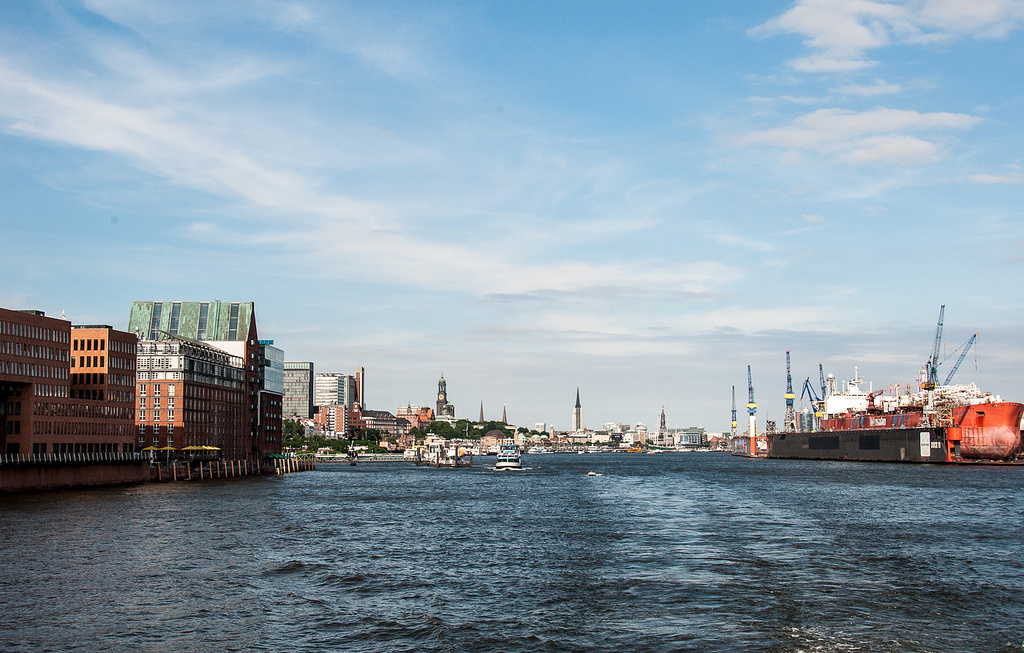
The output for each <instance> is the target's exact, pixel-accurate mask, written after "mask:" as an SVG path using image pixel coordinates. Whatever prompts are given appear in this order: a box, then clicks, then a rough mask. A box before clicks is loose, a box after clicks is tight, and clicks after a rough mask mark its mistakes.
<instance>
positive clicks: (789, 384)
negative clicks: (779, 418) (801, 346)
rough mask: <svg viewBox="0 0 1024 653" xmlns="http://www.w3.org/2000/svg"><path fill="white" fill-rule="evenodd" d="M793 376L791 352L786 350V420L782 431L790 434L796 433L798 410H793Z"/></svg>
mask: <svg viewBox="0 0 1024 653" xmlns="http://www.w3.org/2000/svg"><path fill="white" fill-rule="evenodd" d="M794 399H796V395H794V394H793V374H792V373H791V372H790V370H789V350H788V349H787V350H786V420H785V421H784V422H783V423H782V430H783V431H787V432H789V433H795V432H796V410H795V409H794V408H793V400H794Z"/></svg>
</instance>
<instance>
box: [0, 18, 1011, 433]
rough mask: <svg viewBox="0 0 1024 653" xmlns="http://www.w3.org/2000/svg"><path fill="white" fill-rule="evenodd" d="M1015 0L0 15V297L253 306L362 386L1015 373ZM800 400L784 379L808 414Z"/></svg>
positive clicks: (539, 386)
mask: <svg viewBox="0 0 1024 653" xmlns="http://www.w3.org/2000/svg"><path fill="white" fill-rule="evenodd" d="M1022 32H1024V1H1021V0H972V2H962V1H958V0H908V1H905V2H898V1H889V2H881V1H874V0H798V1H797V2H757V3H752V2H740V1H732V0H715V1H710V0H692V1H688V2H678V1H671V2H606V1H600V0H595V1H588V2H558V1H554V0H544V1H542V2H529V1H519V2H496V1H495V2H480V1H473V2H442V1H437V2H425V3H423V2H415V1H412V0H406V1H403V2H394V3H391V2H386V1H385V2H381V1H374V2H301V1H299V2H274V1H271V0H246V1H245V2H235V1H232V0H223V1H221V2H216V3H210V2H191V1H189V0H177V1H175V2H166V3H161V2H149V1H147V2H143V1H141V0H87V1H83V2H60V1H56V0H48V1H36V0H32V1H24V2H20V1H17V0H11V1H9V2H4V3H3V8H2V9H0V198H2V201H0V228H2V230H3V234H4V237H3V238H2V239H0V266H2V268H0V269H2V275H3V283H2V284H0V306H3V307H5V308H15V309H21V308H32V309H37V310H43V311H45V312H46V313H47V315H50V316H59V315H61V313H62V312H63V313H65V314H66V315H67V317H68V319H69V320H71V321H72V322H73V323H76V324H95V323H101V324H110V325H112V326H114V327H115V328H121V329H124V328H126V325H127V322H128V317H129V312H130V307H131V302H132V300H164V301H168V300H183V301H200V300H209V299H221V300H225V301H254V302H255V303H256V317H257V324H258V327H259V333H260V336H261V338H266V339H272V340H274V341H275V344H276V345H277V346H279V347H281V348H282V349H283V350H284V352H285V357H286V359H287V360H303V361H313V362H314V365H315V366H316V370H317V371H321V372H345V373H354V371H355V368H356V367H357V366H363V367H365V369H366V404H367V406H368V407H370V408H374V409H384V410H392V411H393V410H395V409H396V408H398V407H399V406H404V405H406V404H409V403H412V404H420V405H428V406H433V402H434V400H435V399H436V396H435V393H436V388H437V381H438V377H439V376H440V375H441V373H442V372H443V373H444V376H445V379H446V381H447V387H448V394H449V399H450V400H451V401H452V402H453V403H454V404H455V405H456V408H457V413H458V415H459V416H460V417H469V418H471V419H476V418H477V417H478V415H479V411H480V405H481V403H482V404H483V407H484V412H485V417H486V418H487V419H498V418H500V416H501V410H502V406H503V405H504V406H505V407H506V409H507V413H508V418H509V421H510V422H513V423H516V424H519V425H526V426H531V427H532V426H533V425H534V424H535V423H537V422H544V423H546V424H548V425H554V426H555V427H556V428H559V429H566V428H568V427H569V422H570V418H571V415H572V408H573V405H574V403H575V398H576V388H577V386H579V391H580V398H581V403H582V405H583V417H584V422H585V424H586V425H587V426H588V427H590V428H599V427H600V426H601V424H603V423H605V422H613V421H614V422H621V423H629V424H635V423H637V422H644V423H646V424H648V425H649V426H656V425H657V423H658V416H659V414H660V412H661V409H662V406H664V409H665V413H666V416H667V422H668V425H669V426H679V427H685V426H694V425H697V426H704V427H706V428H707V429H709V430H710V431H712V432H719V431H727V430H728V429H729V421H730V409H731V402H732V387H733V386H735V387H736V396H737V404H738V405H739V408H740V422H741V424H742V423H743V422H744V405H745V404H746V400H747V384H746V381H747V378H746V375H747V365H750V366H751V373H752V378H753V385H754V391H755V399H756V401H757V403H758V404H759V410H758V417H759V420H760V421H761V423H762V424H763V421H764V419H766V418H768V419H775V420H777V421H780V422H781V420H782V417H783V415H784V412H785V403H784V399H783V395H784V393H785V385H786V363H785V357H786V351H787V350H791V352H792V353H791V356H792V369H793V372H792V373H793V384H794V388H795V389H796V392H797V395H798V396H799V394H800V387H801V386H802V385H803V381H804V379H805V378H807V377H812V378H814V379H816V378H817V376H818V365H819V363H820V364H822V365H823V368H824V370H825V372H826V373H833V374H835V375H836V376H837V377H838V378H840V379H844V378H849V377H850V376H852V375H853V373H854V368H855V367H856V368H857V369H858V372H859V374H860V375H861V376H862V377H864V378H865V380H866V381H870V382H871V383H872V386H873V388H875V389H878V388H887V387H889V386H890V385H892V384H896V383H902V384H906V383H909V382H912V381H914V380H915V379H916V377H917V374H918V372H919V370H920V368H921V366H922V365H923V364H924V362H925V361H926V360H927V358H928V357H929V355H930V353H931V349H932V343H933V340H934V338H935V332H936V326H937V325H936V321H937V318H938V314H939V307H940V306H942V305H945V307H946V309H945V327H944V335H943V342H944V344H943V345H942V352H943V357H944V358H945V357H948V356H952V357H951V358H949V359H948V360H946V362H945V363H944V364H943V366H942V367H941V368H940V377H942V378H944V376H945V374H946V373H947V372H948V370H949V369H951V368H952V365H953V364H954V362H955V356H956V355H957V351H956V350H957V348H958V347H959V346H960V345H961V344H963V343H964V342H966V341H967V340H968V339H969V338H970V337H971V335H972V334H974V333H975V332H978V333H979V334H980V335H979V336H978V344H977V347H976V348H975V349H973V350H972V351H971V352H970V353H969V354H968V356H967V358H966V360H965V361H964V363H963V364H962V366H961V367H960V369H959V371H958V373H957V375H956V380H957V381H959V382H963V383H969V382H975V383H978V385H979V386H981V387H982V388H984V389H987V390H990V391H992V392H995V393H997V394H1000V395H1002V396H1003V398H1005V399H1012V400H1016V401H1021V400H1024V375H1022V372H1021V370H1022V367H1024V284H1022V282H1024V220H1022V209H1024V204H1022V200H1024V167H1022V166H1024V160H1022V157H1024V38H1022ZM799 407H800V402H799V401H798V408H799Z"/></svg>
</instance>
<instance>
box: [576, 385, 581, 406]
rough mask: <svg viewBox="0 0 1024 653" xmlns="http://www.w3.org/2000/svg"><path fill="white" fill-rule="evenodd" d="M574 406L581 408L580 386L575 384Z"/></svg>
mask: <svg viewBox="0 0 1024 653" xmlns="http://www.w3.org/2000/svg"><path fill="white" fill-rule="evenodd" d="M576 408H582V406H580V387H579V386H576Z"/></svg>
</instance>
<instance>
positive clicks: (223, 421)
mask: <svg viewBox="0 0 1024 653" xmlns="http://www.w3.org/2000/svg"><path fill="white" fill-rule="evenodd" d="M242 365H243V363H242V359H241V358H239V357H238V356H232V355H231V354H229V353H227V352H226V351H223V350H221V349H217V348H216V347H211V346H209V345H207V344H205V343H202V342H199V341H197V340H189V339H186V338H181V337H179V336H170V337H168V338H165V339H163V340H144V341H142V342H140V343H139V345H138V368H139V369H138V381H137V385H138V395H139V408H138V417H137V422H138V443H139V448H140V449H142V448H145V447H156V448H157V449H162V448H164V447H173V448H175V449H179V450H180V449H183V448H184V447H190V446H207V447H217V448H218V449H220V455H221V456H223V457H224V458H227V459H229V460H244V459H246V458H247V457H248V454H249V451H250V448H251V442H250V436H249V432H248V428H247V426H248V421H247V411H246V403H247V397H246V391H245V383H244V380H245V370H244V369H243V367H242Z"/></svg>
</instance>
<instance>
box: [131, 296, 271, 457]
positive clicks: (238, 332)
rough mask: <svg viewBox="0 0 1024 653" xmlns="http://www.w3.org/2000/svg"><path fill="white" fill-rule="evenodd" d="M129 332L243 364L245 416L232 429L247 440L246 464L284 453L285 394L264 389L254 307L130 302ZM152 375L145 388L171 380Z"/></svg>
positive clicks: (162, 374) (250, 304)
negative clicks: (203, 348) (196, 344)
mask: <svg viewBox="0 0 1024 653" xmlns="http://www.w3.org/2000/svg"><path fill="white" fill-rule="evenodd" d="M128 330H129V331H132V332H134V333H136V334H138V335H139V336H140V338H141V339H142V340H145V341H148V342H158V341H160V340H169V339H175V338H177V339H179V340H180V339H188V340H195V341H200V342H201V343H204V344H206V345H208V346H211V347H214V348H216V349H220V350H222V351H224V352H227V353H228V354H231V355H234V356H237V357H238V358H240V359H241V360H242V370H243V374H244V375H243V379H242V385H243V390H244V395H245V403H244V404H243V406H244V411H245V413H244V420H243V423H241V424H238V425H233V428H238V429H239V430H240V432H242V433H245V434H246V437H247V438H248V444H247V454H248V455H247V457H248V458H251V459H253V460H256V461H260V460H262V459H263V457H265V456H267V455H269V454H276V453H280V452H281V440H282V434H283V433H282V432H283V429H282V426H281V423H280V422H281V420H280V418H279V417H276V416H278V415H280V413H281V412H282V411H281V408H282V407H281V403H282V402H281V394H280V393H275V392H273V391H271V390H268V389H266V388H264V387H263V383H264V381H265V379H266V375H265V373H264V368H265V361H264V357H263V355H262V352H261V345H260V342H259V335H258V333H257V329H256V307H255V305H254V304H253V302H223V301H219V300H215V301H209V302H179V301H169V302H155V301H136V302H132V310H131V316H130V317H129V319H128ZM282 371H283V370H282ZM148 374H149V377H150V378H148V379H144V380H145V381H147V382H152V381H155V380H172V379H170V378H169V377H167V376H166V375H167V374H168V372H166V371H163V370H151V371H149V373H148ZM142 382H143V379H140V380H139V383H140V384H141V383H142ZM282 384H283V379H282ZM282 389H283V388H282ZM140 394H141V393H140Z"/></svg>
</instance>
